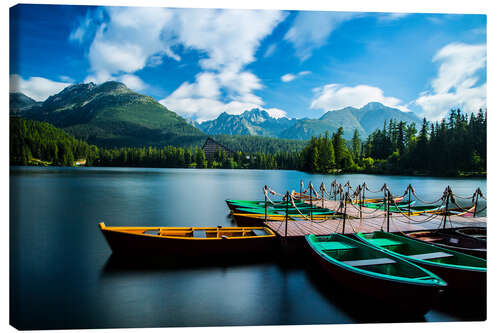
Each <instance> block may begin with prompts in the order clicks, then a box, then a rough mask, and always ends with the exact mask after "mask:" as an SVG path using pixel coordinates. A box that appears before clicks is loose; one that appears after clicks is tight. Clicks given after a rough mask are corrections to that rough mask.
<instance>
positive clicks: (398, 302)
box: [309, 247, 443, 316]
mask: <svg viewBox="0 0 500 333" xmlns="http://www.w3.org/2000/svg"><path fill="white" fill-rule="evenodd" d="M309 252H310V254H311V256H312V257H313V258H314V260H315V261H316V262H317V263H318V264H319V266H320V267H321V268H322V269H323V271H325V272H326V273H327V274H328V276H329V277H330V278H331V279H332V280H334V281H335V282H337V283H338V284H339V286H341V287H346V288H348V289H349V291H351V292H353V293H355V294H357V295H358V296H361V297H363V298H364V297H369V298H372V299H375V300H377V301H379V302H382V303H384V304H385V305H389V306H393V308H392V309H391V310H390V311H399V312H406V313H411V314H413V315H416V316H418V315H424V314H425V313H427V312H428V311H429V309H430V308H431V307H432V306H433V305H434V304H436V302H437V300H438V298H439V294H440V293H441V292H442V290H443V289H442V288H438V287H433V286H422V285H417V284H409V283H401V282H396V281H389V280H385V279H379V278H375V277H372V276H369V275H363V274H356V273H354V272H352V271H349V270H346V269H343V268H342V267H340V266H336V265H334V264H332V263H330V262H328V261H326V260H324V259H323V258H322V257H321V256H319V255H318V254H317V253H316V251H314V249H312V248H311V247H309Z"/></svg>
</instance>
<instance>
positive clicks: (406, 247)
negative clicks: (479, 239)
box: [356, 231, 486, 297]
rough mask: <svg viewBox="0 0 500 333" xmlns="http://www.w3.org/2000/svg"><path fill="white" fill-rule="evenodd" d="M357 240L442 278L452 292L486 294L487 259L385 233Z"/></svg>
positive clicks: (369, 235)
mask: <svg viewBox="0 0 500 333" xmlns="http://www.w3.org/2000/svg"><path fill="white" fill-rule="evenodd" d="M356 237H357V238H358V239H360V240H362V241H364V242H366V243H368V244H372V245H374V246H376V247H378V248H379V249H382V250H384V251H387V252H388V253H392V254H395V255H398V256H400V257H401V258H403V259H406V260H408V261H411V262H413V263H415V264H417V265H419V266H421V267H423V268H425V269H427V270H429V271H431V272H433V273H435V274H436V275H438V276H439V277H441V278H443V279H444V280H445V281H446V282H447V283H448V288H447V290H448V291H449V292H451V293H463V294H469V295H475V296H479V297H483V296H485V295H486V260H484V259H481V258H477V257H474V256H470V255H467V254H464V253H460V252H457V251H453V250H450V249H447V248H444V247H440V246H437V245H434V244H429V243H424V242H421V241H418V240H415V239H411V238H409V237H404V236H399V235H394V234H391V233H387V232H385V231H376V232H374V233H368V234H360V233H357V234H356Z"/></svg>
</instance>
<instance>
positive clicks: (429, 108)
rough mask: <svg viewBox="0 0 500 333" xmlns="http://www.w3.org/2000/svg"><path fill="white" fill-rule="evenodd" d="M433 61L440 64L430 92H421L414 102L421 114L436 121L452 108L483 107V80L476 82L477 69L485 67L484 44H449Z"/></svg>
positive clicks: (470, 108)
mask: <svg viewBox="0 0 500 333" xmlns="http://www.w3.org/2000/svg"><path fill="white" fill-rule="evenodd" d="M433 61H434V62H439V63H441V65H440V66H439V70H438V74H437V77H436V78H434V79H433V80H432V82H431V86H432V91H426V92H423V93H421V94H420V97H419V98H418V99H417V100H416V101H415V104H416V105H418V106H420V107H421V108H422V116H425V117H427V118H428V119H431V120H439V119H441V118H443V117H444V116H445V115H446V114H447V113H448V112H449V110H450V109H452V108H461V109H462V110H463V111H465V112H475V111H477V110H478V109H479V108H484V107H485V106H486V83H484V84H480V85H478V84H477V83H478V81H479V79H480V77H479V75H480V73H479V72H480V71H481V70H483V69H485V68H486V45H484V44H481V45H469V44H462V43H452V44H448V45H446V46H445V47H443V48H442V49H441V50H439V51H438V53H437V54H436V55H435V56H434V58H433Z"/></svg>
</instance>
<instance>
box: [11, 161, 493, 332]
mask: <svg viewBox="0 0 500 333" xmlns="http://www.w3.org/2000/svg"><path fill="white" fill-rule="evenodd" d="M10 175H11V177H10V214H11V216H10V236H11V238H10V240H11V243H10V246H11V248H10V255H11V257H10V259H11V260H10V265H11V267H10V268H11V269H10V274H11V276H10V297H11V303H10V304H11V308H10V310H11V311H10V314H11V323H12V324H13V325H15V326H16V327H17V328H21V329H65V328H66V329H69V328H77V329H78V328H113V327H158V326H164V327H169V326H212V325H280V324H331V323H354V322H397V321H424V320H427V321H445V320H480V319H478V318H484V314H485V310H481V311H482V312H480V313H479V314H478V315H477V316H476V315H474V316H473V315H470V311H469V310H466V311H463V308H464V307H460V308H459V309H453V308H446V307H444V306H441V307H440V308H435V309H432V310H431V311H430V312H429V313H428V314H427V315H426V316H425V317H424V318H407V317H405V316H400V314H391V312H389V311H379V312H381V313H376V314H374V312H373V308H377V307H376V306H375V307H373V308H372V309H371V311H368V310H366V309H365V308H364V306H365V304H366V303H367V302H368V300H365V299H362V298H359V297H356V298H353V297H352V295H349V294H347V295H343V294H339V291H338V289H339V288H334V286H332V285H331V281H329V280H328V279H326V278H325V277H324V274H321V271H317V268H315V266H314V265H313V264H312V262H311V259H310V258H308V257H307V256H304V257H301V256H300V255H299V256H297V255H296V253H297V251H290V252H280V253H276V254H275V255H273V256H270V257H264V258H253V259H252V258H247V259H245V260H243V259H241V258H237V259H236V260H233V261H229V262H228V261H225V262H221V261H219V260H218V259H217V260H216V258H210V260H206V259H204V260H203V261H201V262H200V261H199V262H196V263H192V262H186V261H179V260H177V261H174V262H169V261H165V260H163V259H162V260H156V259H154V258H142V260H140V261H130V260H128V258H125V259H124V260H123V259H117V258H116V257H115V256H113V255H111V256H110V254H111V251H110V250H109V248H108V246H107V244H106V242H105V240H104V238H103V236H102V235H101V233H100V231H99V228H98V226H97V224H98V222H100V221H104V222H106V225H109V226H113V225H115V226H120V225H122V226H124V225H125V226H126V225H136V226H217V225H221V226H232V225H234V222H233V221H232V218H231V216H230V215H228V208H227V206H226V203H225V202H224V200H225V199H228V198H235V199H243V200H245V199H246V200H262V199H263V194H262V187H263V186H264V185H265V184H267V185H270V186H272V187H273V188H274V189H275V190H277V191H279V192H283V191H286V190H291V189H297V188H298V187H299V184H300V180H301V179H304V181H308V180H309V179H311V180H312V181H313V183H314V184H315V185H316V184H320V183H321V182H322V181H323V182H325V184H328V182H331V181H333V180H334V179H337V181H339V182H343V183H345V182H346V181H347V180H350V181H351V184H358V183H359V184H361V183H362V182H363V181H366V182H367V184H368V185H369V186H370V187H373V188H377V187H378V188H379V187H380V186H381V185H382V184H383V183H388V185H390V186H391V187H392V188H394V189H395V190H394V192H398V190H403V191H404V189H405V188H406V186H407V185H408V183H412V184H413V185H414V187H415V189H416V190H417V192H418V193H419V195H421V196H422V198H423V199H426V200H430V199H435V198H436V193H439V195H440V194H441V193H442V190H443V189H444V187H445V186H446V185H448V184H450V185H451V186H452V188H453V189H454V190H455V191H456V192H457V193H458V194H468V193H470V194H472V193H473V191H474V190H475V189H476V188H477V187H478V186H479V187H481V189H482V190H483V193H485V196H486V181H485V180H484V179H483V180H477V179H463V180H462V179H449V178H425V177H388V176H373V175H342V176H333V175H332V176H324V175H309V174H304V173H301V172H296V171H278V170H274V171H263V170H184V169H127V168H81V169H75V168H11V174H10ZM379 185H380V186H379ZM301 246H302V245H298V246H297V248H298V249H299V250H304V249H303V246H302V249H301ZM299 252H300V251H299ZM461 303H462V304H463V301H462V302H461Z"/></svg>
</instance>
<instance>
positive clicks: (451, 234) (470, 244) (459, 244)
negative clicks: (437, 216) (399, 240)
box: [404, 230, 486, 259]
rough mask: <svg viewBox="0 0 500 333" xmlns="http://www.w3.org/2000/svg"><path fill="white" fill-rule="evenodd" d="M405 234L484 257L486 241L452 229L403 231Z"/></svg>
mask: <svg viewBox="0 0 500 333" xmlns="http://www.w3.org/2000/svg"><path fill="white" fill-rule="evenodd" d="M404 235H405V236H408V237H411V238H413V239H417V240H420V241H423V242H429V243H432V244H436V245H438V246H441V247H444V248H447V249H450V250H453V251H458V252H462V253H465V254H469V255H472V256H475V257H479V258H483V259H486V242H485V241H482V240H478V239H475V238H473V237H467V236H463V235H461V234H459V233H457V232H455V231H453V230H447V231H444V230H425V231H412V232H407V233H404Z"/></svg>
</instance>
